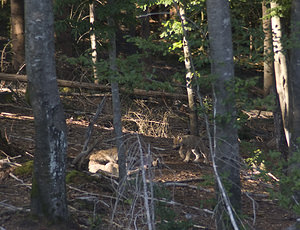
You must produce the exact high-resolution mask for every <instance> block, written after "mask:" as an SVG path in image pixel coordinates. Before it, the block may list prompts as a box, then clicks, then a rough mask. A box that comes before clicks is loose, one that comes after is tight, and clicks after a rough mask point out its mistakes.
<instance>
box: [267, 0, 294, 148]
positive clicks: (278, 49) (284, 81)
mask: <svg viewBox="0 0 300 230" xmlns="http://www.w3.org/2000/svg"><path fill="white" fill-rule="evenodd" d="M276 7H278V4H277V3H275V2H271V8H272V9H274V8H276ZM272 33H273V50H274V69H275V84H276V92H277V94H278V97H279V106H280V111H281V116H282V121H283V129H284V134H285V138H286V142H287V145H288V146H290V130H289V129H290V124H289V123H290V121H289V120H290V109H291V108H290V98H289V79H288V69H287V62H286V57H285V54H284V50H283V46H282V43H281V39H282V28H281V22H280V18H279V17H278V16H276V15H275V16H273V17H272Z"/></svg>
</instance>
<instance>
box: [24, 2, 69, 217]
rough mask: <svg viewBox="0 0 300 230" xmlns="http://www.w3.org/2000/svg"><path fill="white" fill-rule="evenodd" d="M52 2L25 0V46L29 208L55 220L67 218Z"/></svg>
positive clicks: (62, 119)
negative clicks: (31, 151)
mask: <svg viewBox="0 0 300 230" xmlns="http://www.w3.org/2000/svg"><path fill="white" fill-rule="evenodd" d="M52 2H53V1H52V0H27V1H25V23H26V46H25V49H26V63H27V74H28V84H29V92H30V100H31V104H32V108H33V113H34V122H35V141H36V149H35V157H34V173H33V181H32V192H31V211H32V213H33V214H34V215H38V216H43V217H45V218H47V219H48V220H50V221H51V222H54V223H56V222H60V221H65V220H67V218H68V209H67V202H66V185H65V168H66V149H67V140H66V138H67V134H66V122H65V117H64V112H63V107H62V104H61V102H60V98H59V92H58V86H57V81H56V72H55V59H54V31H53V23H54V20H53V6H52Z"/></svg>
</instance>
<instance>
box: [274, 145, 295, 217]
mask: <svg viewBox="0 0 300 230" xmlns="http://www.w3.org/2000/svg"><path fill="white" fill-rule="evenodd" d="M273 155H274V158H275V159H276V162H277V163H278V167H277V171H276V172H277V174H278V175H279V178H280V181H279V182H278V185H279V188H280V190H279V192H276V191H270V193H271V194H272V196H273V197H274V198H277V199H278V200H279V204H280V205H281V206H283V207H284V208H287V209H292V210H293V211H294V212H295V213H296V214H300V206H299V203H298V199H299V195H300V193H299V191H300V168H299V162H300V151H296V152H293V154H292V156H291V157H290V159H289V160H288V162H286V161H285V160H283V159H280V158H279V157H278V156H280V153H275V152H273ZM286 168H288V171H287V172H286V171H285V169H286Z"/></svg>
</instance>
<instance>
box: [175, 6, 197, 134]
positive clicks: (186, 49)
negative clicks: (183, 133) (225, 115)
mask: <svg viewBox="0 0 300 230" xmlns="http://www.w3.org/2000/svg"><path fill="white" fill-rule="evenodd" d="M179 16H180V19H181V24H182V28H183V41H182V43H183V53H184V64H185V69H186V75H185V80H186V90H187V96H188V103H189V116H190V119H189V121H190V132H191V134H192V135H195V136H197V135H199V131H198V119H197V110H196V103H195V99H194V90H193V84H192V82H193V78H194V76H193V74H194V73H195V71H193V70H192V65H193V64H192V58H191V52H190V46H189V43H188V39H187V32H186V29H185V24H186V23H187V22H186V17H185V10H184V8H183V6H180V7H179Z"/></svg>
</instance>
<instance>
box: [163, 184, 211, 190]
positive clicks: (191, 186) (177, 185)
mask: <svg viewBox="0 0 300 230" xmlns="http://www.w3.org/2000/svg"><path fill="white" fill-rule="evenodd" d="M164 186H176V187H187V188H192V189H196V190H201V191H204V192H213V191H212V190H211V189H205V188H202V187H200V186H195V185H189V184H186V183H176V182H168V183H164Z"/></svg>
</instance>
